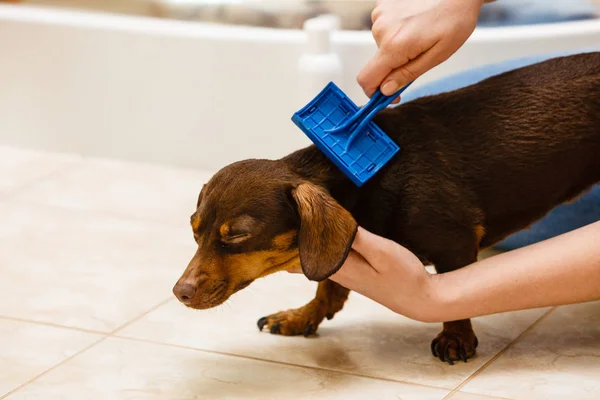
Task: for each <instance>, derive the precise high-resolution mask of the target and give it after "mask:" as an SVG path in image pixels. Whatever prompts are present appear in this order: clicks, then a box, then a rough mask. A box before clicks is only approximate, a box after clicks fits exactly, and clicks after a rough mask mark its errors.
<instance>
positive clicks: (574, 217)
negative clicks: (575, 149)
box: [402, 49, 600, 250]
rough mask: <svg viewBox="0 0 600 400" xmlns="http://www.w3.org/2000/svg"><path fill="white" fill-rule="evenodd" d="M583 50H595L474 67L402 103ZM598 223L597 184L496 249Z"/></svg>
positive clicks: (416, 89)
mask: <svg viewBox="0 0 600 400" xmlns="http://www.w3.org/2000/svg"><path fill="white" fill-rule="evenodd" d="M586 51H594V50H592V49H588V50H581V51H573V52H561V53H553V54H546V55H537V56H532V57H526V58H520V59H515V60H510V61H507V62H502V63H497V64H490V65H486V66H483V67H479V68H474V69H471V70H468V71H465V72H461V73H458V74H454V75H451V76H448V77H446V78H444V79H441V80H438V81H435V82H432V83H429V84H426V85H423V86H420V87H413V88H411V89H409V90H407V91H406V93H405V94H403V95H402V102H403V103H405V102H407V101H410V100H413V99H416V98H419V97H423V96H428V95H434V94H438V93H443V92H448V91H451V90H455V89H459V88H461V87H465V86H468V85H471V84H474V83H477V82H479V81H481V80H483V79H486V78H488V77H490V76H493V75H497V74H499V73H502V72H506V71H510V70H512V69H516V68H520V67H523V66H526V65H530V64H534V63H536V62H540V61H543V60H546V59H548V58H553V57H556V56H561V55H568V54H574V53H583V52H586ZM595 51H598V50H595ZM599 220H600V185H597V186H595V187H594V188H592V190H591V191H589V192H587V193H586V194H584V195H583V196H582V197H580V198H579V199H577V200H576V201H575V202H573V203H570V204H563V205H560V206H558V207H556V208H555V209H554V210H552V211H551V212H550V213H549V214H547V215H546V217H544V218H543V219H542V220H540V221H538V222H537V223H535V224H533V225H532V226H531V227H530V229H529V230H523V231H520V232H517V233H515V234H513V235H512V236H510V237H508V238H507V239H505V240H504V241H503V242H501V243H499V244H498V245H497V246H496V247H498V248H500V249H504V250H512V249H516V248H519V247H523V246H527V245H530V244H533V243H536V242H539V241H542V240H545V239H549V238H551V237H554V236H557V235H560V234H562V233H566V232H569V231H571V230H573V229H577V228H580V227H582V226H584V225H587V224H590V223H592V222H596V221H599Z"/></svg>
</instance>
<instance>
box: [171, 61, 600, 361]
mask: <svg viewBox="0 0 600 400" xmlns="http://www.w3.org/2000/svg"><path fill="white" fill-rule="evenodd" d="M375 121H376V123H377V124H378V125H379V126H380V127H381V128H382V129H383V130H384V131H385V132H386V133H387V134H388V135H389V136H390V137H391V138H392V139H393V140H394V141H395V142H397V143H398V144H399V145H400V147H401V150H400V152H399V153H398V155H397V156H395V157H394V159H393V160H392V161H391V162H390V163H388V165H386V166H385V167H384V168H383V169H382V170H380V171H379V172H378V174H377V175H376V176H374V177H373V178H371V180H369V181H368V182H367V183H366V184H365V185H364V186H363V187H362V188H357V187H356V186H354V185H353V184H352V183H351V181H350V180H349V179H348V178H347V177H345V176H344V175H343V174H342V173H341V172H340V171H339V170H338V169H337V168H336V167H335V166H334V165H333V164H332V163H331V162H330V161H329V160H328V159H327V158H326V157H325V156H324V155H323V154H322V153H321V152H320V151H319V150H318V149H317V148H316V147H315V146H310V147H308V148H305V149H302V150H299V151H297V152H294V153H292V154H290V155H289V156H287V157H284V158H283V159H281V160H245V161H241V162H237V163H234V164H231V165H229V166H227V167H225V168H223V169H222V170H221V171H219V172H218V173H217V174H215V176H214V177H213V178H212V179H211V180H210V182H209V183H208V184H207V185H205V186H204V187H203V189H202V191H201V193H200V195H199V197H198V208H197V210H196V212H195V215H197V218H199V219H198V221H200V222H198V223H196V224H194V223H193V224H192V225H193V229H194V237H195V238H196V240H197V242H198V251H197V252H196V255H195V256H194V258H193V259H192V261H191V262H190V265H189V266H188V268H187V269H186V271H185V272H184V274H183V276H182V277H181V278H180V280H179V281H178V284H177V285H176V286H175V288H174V292H175V294H176V295H177V297H178V298H180V299H181V300H182V301H183V302H184V303H185V304H187V305H188V306H190V307H195V308H207V307H213V306H215V305H217V304H220V303H221V302H223V301H225V299H227V298H228V297H229V296H230V295H231V294H232V293H234V292H235V291H237V290H239V289H240V288H243V287H245V286H247V285H248V284H250V283H251V282H252V281H253V280H254V279H256V278H258V277H262V276H265V275H267V274H269V273H272V272H275V271H279V270H283V269H291V268H296V267H297V266H298V263H300V264H301V266H302V269H303V271H304V273H305V275H306V276H307V277H308V278H309V279H312V280H318V281H321V282H320V283H319V287H318V289H317V295H316V297H315V299H314V300H312V301H311V302H310V303H308V304H307V305H306V306H305V307H302V308H300V309H298V310H291V311H286V312H283V313H279V314H275V315H272V316H270V317H265V318H262V319H261V320H259V327H260V328H261V329H262V328H263V327H264V326H267V327H268V328H269V329H270V330H271V332H272V333H281V334H285V335H295V334H311V333H314V332H315V331H316V329H317V326H318V325H319V323H320V322H321V321H322V320H323V318H324V317H329V316H331V317H332V316H333V314H334V313H335V312H337V311H339V310H340V309H341V308H342V305H343V302H344V300H345V299H346V296H347V294H348V292H347V290H346V289H344V288H341V287H340V286H339V285H337V284H335V283H333V282H331V281H328V280H325V279H326V278H327V277H328V276H331V274H333V273H334V272H335V271H336V270H337V269H338V268H339V267H340V265H341V264H342V262H343V261H344V260H345V258H346V256H347V254H348V251H349V249H350V244H351V243H352V240H353V238H354V235H355V232H356V227H357V224H359V225H361V226H363V227H364V228H365V229H367V230H370V231H371V232H373V233H375V234H377V235H381V236H384V237H386V238H389V239H391V240H394V241H396V242H397V243H400V244H401V245H403V246H405V247H407V248H408V249H409V250H411V251H412V252H414V253H415V254H416V255H417V256H419V258H420V259H421V260H422V261H424V262H431V263H432V264H433V265H435V267H436V270H437V271H438V272H447V271H452V270H455V269H457V268H461V267H463V266H465V265H468V264H470V263H472V262H475V261H476V260H477V255H478V252H479V250H480V249H482V248H485V247H488V246H491V245H493V244H494V243H496V242H498V241H500V240H502V239H504V238H505V237H507V236H508V235H510V234H512V233H514V232H516V231H519V230H521V229H524V228H526V227H528V226H529V225H530V224H532V223H533V222H535V221H536V220H539V219H540V218H542V217H543V216H544V215H545V214H546V213H547V212H549V211H550V210H551V209H553V208H554V207H555V206H557V205H559V204H561V203H564V202H566V201H568V200H570V199H573V198H575V197H577V196H579V195H580V194H581V193H582V192H584V191H585V190H587V189H589V188H590V187H591V186H592V185H594V184H595V183H597V182H599V181H600V53H588V54H581V55H574V56H569V57H561V58H556V59H552V60H548V61H545V62H542V63H538V64H535V65H532V66H528V67H524V68H521V69H517V70H514V71H511V72H507V73H503V74H500V75H497V76H494V77H491V78H489V79H486V80H484V81H482V82H480V83H477V84H475V85H471V86H469V87H466V88H463V89H459V90H455V91H453V92H449V93H443V94H439V95H436V96H430V97H424V98H421V99H417V100H414V101H411V102H408V103H406V104H403V105H400V106H398V107H396V108H390V109H387V110H384V111H382V112H380V113H379V114H378V115H377V116H376V119H375ZM241 193H243V195H240V194H241ZM240 217H242V218H245V220H246V222H248V221H250V222H251V223H246V224H244V226H243V228H240V232H238V233H237V235H238V241H234V242H235V243H231V241H229V242H228V240H227V239H228V238H227V237H226V236H227V235H230V234H231V232H229V231H227V232H224V231H221V229H220V227H221V226H223V224H226V223H229V221H232V220H235V219H236V218H240ZM192 220H193V221H195V219H192ZM239 235H245V236H243V239H239ZM476 347H477V338H476V336H475V334H474V333H473V330H472V328H471V323H470V321H469V320H463V321H449V322H446V323H444V329H443V331H442V332H441V333H440V334H439V335H438V337H437V338H435V339H434V341H433V342H432V352H433V354H434V355H435V356H437V357H439V358H440V359H441V360H444V361H447V362H450V363H452V362H453V361H455V360H459V359H464V360H466V359H467V358H469V357H471V356H473V354H474V353H475V348H476Z"/></svg>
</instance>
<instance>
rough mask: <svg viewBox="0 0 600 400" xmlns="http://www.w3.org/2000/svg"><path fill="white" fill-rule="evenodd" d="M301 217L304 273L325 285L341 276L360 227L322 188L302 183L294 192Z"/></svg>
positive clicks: (299, 238) (300, 243)
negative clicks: (341, 268)
mask: <svg viewBox="0 0 600 400" xmlns="http://www.w3.org/2000/svg"><path fill="white" fill-rule="evenodd" d="M292 196H293V197H294V201H295V202H296V205H297V207H298V214H299V216H300V232H299V233H298V249H299V253H300V263H301V265H302V272H304V275H306V277H307V278H308V279H310V280H313V281H322V280H325V279H327V278H328V277H330V276H331V275H333V274H334V273H336V272H337V270H338V269H340V267H341V266H342V264H343V263H344V261H346V257H348V253H350V249H351V246H352V242H353V241H354V237H355V236H356V231H357V229H358V224H357V223H356V221H355V220H354V218H353V217H352V215H351V214H350V213H349V212H348V211H347V210H346V209H344V208H343V207H342V206H340V205H339V204H338V202H337V201H335V200H334V199H333V197H331V195H330V194H329V193H328V192H327V191H326V190H325V189H324V188H322V187H320V186H317V185H314V184H312V183H301V184H300V185H298V186H297V187H296V188H294V189H292Z"/></svg>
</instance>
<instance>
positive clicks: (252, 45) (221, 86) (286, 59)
mask: <svg viewBox="0 0 600 400" xmlns="http://www.w3.org/2000/svg"><path fill="white" fill-rule="evenodd" d="M334 42H335V47H336V50H337V51H338V52H339V54H340V56H341V57H342V60H343V63H344V67H345V79H344V81H343V82H339V84H340V86H342V88H343V89H344V90H345V91H346V92H347V93H348V94H349V95H350V96H351V97H352V98H353V99H354V100H355V101H356V102H357V103H361V102H363V101H364V100H365V98H364V97H363V95H362V92H361V91H360V89H359V87H358V86H357V85H356V84H355V76H356V74H357V73H358V71H359V69H360V68H361V67H362V65H363V64H364V63H365V62H366V61H367V60H368V58H369V57H370V56H371V55H372V54H373V53H374V52H375V49H376V47H375V44H374V42H373V39H372V37H371V36H370V33H368V32H338V33H336V35H335V36H334ZM302 44H303V34H302V32H301V31H291V30H270V29H263V28H244V27H234V26H215V25H208V24H199V23H187V22H180V21H172V20H159V19H151V18H143V17H139V18H138V17H125V16H115V15H108V14H93V13H81V12H71V11H64V10H63V11H59V10H52V9H40V8H30V7H23V6H12V5H0V144H11V145H16V146H22V147H34V148H43V149H49V150H54V151H69V152H77V153H81V154H86V155H100V156H107V157H115V158H122V159H131V160H138V161H148V162H160V163H165V164H176V165H184V166H194V167H200V168H205V169H216V168H219V167H221V166H223V165H224V164H226V163H229V162H232V161H235V160H239V159H243V158H255V157H268V158H272V157H279V156H282V155H284V154H286V153H288V152H290V151H292V150H294V149H296V148H298V147H301V146H303V145H305V144H307V143H308V140H307V139H306V138H305V137H304V135H303V134H302V133H300V131H299V130H298V129H297V128H295V126H294V125H293V124H292V122H291V121H290V117H291V115H292V113H293V112H294V111H295V110H296V109H297V108H299V107H300V106H301V104H298V101H297V100H296V87H295V80H296V61H297V58H298V56H299V55H300V52H301V51H302ZM599 44H600V20H595V21H587V22H575V23H562V24H553V25H537V26H526V27H512V28H487V29H481V28H479V29H477V30H476V31H475V33H474V34H473V36H472V37H471V39H469V41H468V42H467V44H466V45H465V46H464V47H463V48H462V49H461V50H460V51H459V52H458V53H457V54H455V55H454V56H453V57H452V58H451V59H450V60H448V61H447V62H446V63H444V64H443V65H442V66H440V67H438V68H436V69H435V70H433V71H431V72H430V73H428V74H427V75H426V76H423V77H422V78H421V79H419V80H418V81H417V82H416V83H415V86H417V85H419V84H423V83H426V82H428V81H431V80H433V79H436V78H439V77H441V76H443V75H446V74H449V73H453V72H457V71H461V70H464V69H467V68H470V67H473V66H478V65H482V64H486V63H490V62H495V61H502V60H506V59H509V58H513V57H520V56H526V55H532V54H535V53H545V52H553V51H563V50H577V49H579V48H585V47H592V46H598V45H599Z"/></svg>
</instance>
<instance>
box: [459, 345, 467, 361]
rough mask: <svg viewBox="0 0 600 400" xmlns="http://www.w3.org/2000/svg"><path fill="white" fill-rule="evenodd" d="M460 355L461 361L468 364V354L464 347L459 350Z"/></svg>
mask: <svg viewBox="0 0 600 400" xmlns="http://www.w3.org/2000/svg"><path fill="white" fill-rule="evenodd" d="M458 352H459V354H460V359H461V360H463V361H464V362H467V352H466V351H465V349H463V348H462V347H461V348H460V349H459V350H458Z"/></svg>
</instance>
